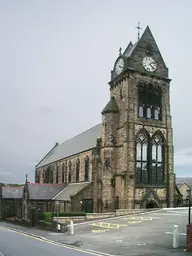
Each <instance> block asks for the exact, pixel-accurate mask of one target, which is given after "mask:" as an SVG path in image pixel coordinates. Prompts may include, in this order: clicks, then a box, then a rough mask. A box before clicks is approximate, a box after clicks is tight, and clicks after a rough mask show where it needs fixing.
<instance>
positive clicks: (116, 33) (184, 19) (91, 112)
mask: <svg viewBox="0 0 192 256" xmlns="http://www.w3.org/2000/svg"><path fill="white" fill-rule="evenodd" d="M191 10H192V1H190V0H188V1H187V0H185V1H174V0H172V1H171V0H170V1H165V0H162V1H154V0H153V1H150V0H148V1H143V0H137V1H135V2H134V1H129V0H124V1H123V0H118V1H113V0H105V1H104V0H95V1H94V0H87V1H85V0H76V1H73V0H69V1H67V0H52V1H51V0H9V1H8V0H0V90H1V93H0V124H1V125H0V181H1V182H15V183H16V182H24V181H25V173H28V174H29V180H33V179H34V170H35V164H37V162H38V161H39V160H40V159H41V158H42V157H43V156H44V155H45V154H46V153H47V152H48V151H49V150H50V148H52V147H53V146H54V144H55V142H59V143H61V142H63V141H65V140H67V139H69V138H70V137H73V136H75V135H77V134H78V133H81V132H82V131H84V130H86V129H88V128H90V127H92V126H94V125H96V124H98V123H100V122H101V114H100V113H101V110H102V108H103V107H104V106H105V105H106V103H107V102H108V100H109V86H108V82H109V80H110V72H111V69H112V68H113V65H114V62H115V60H116V58H117V57H118V50H119V47H120V46H121V47H122V48H123V50H124V49H125V47H126V46H127V44H128V43H129V41H130V40H132V42H133V43H134V42H135V41H136V40H137V30H136V28H135V27H136V25H137V22H138V21H140V23H141V27H142V32H143V31H144V29H145V28H146V26H147V25H149V27H150V29H151V31H152V33H153V35H154V37H155V39H156V42H157V44H158V46H159V49H160V51H161V53H162V55H163V58H164V60H165V63H166V65H167V67H168V68H169V70H170V78H171V79H172V83H171V113H172V118H173V128H174V146H175V171H176V174H177V175H178V176H186V175H187V176H192V136H191V132H190V130H191V125H192V119H191V115H190V110H191V109H192V99H191V93H192V76H191V59H192V36H191V24H192V16H191Z"/></svg>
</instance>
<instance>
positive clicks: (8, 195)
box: [2, 186, 24, 199]
mask: <svg viewBox="0 0 192 256" xmlns="http://www.w3.org/2000/svg"><path fill="white" fill-rule="evenodd" d="M23 188H24V186H16V187H12V186H2V198H3V199H21V198H22V197H23Z"/></svg>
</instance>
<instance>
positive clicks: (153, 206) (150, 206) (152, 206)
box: [146, 201, 159, 209]
mask: <svg viewBox="0 0 192 256" xmlns="http://www.w3.org/2000/svg"><path fill="white" fill-rule="evenodd" d="M151 208H159V206H158V204H157V203H156V202H155V201H149V202H148V203H147V204H146V209H151Z"/></svg>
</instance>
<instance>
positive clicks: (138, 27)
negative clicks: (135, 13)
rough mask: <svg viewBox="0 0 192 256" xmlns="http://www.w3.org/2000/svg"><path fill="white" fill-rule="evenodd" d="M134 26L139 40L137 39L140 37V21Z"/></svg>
mask: <svg viewBox="0 0 192 256" xmlns="http://www.w3.org/2000/svg"><path fill="white" fill-rule="evenodd" d="M135 28H137V29H138V40H139V39H140V29H141V27H140V22H138V25H137V27H135Z"/></svg>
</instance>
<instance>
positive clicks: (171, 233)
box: [165, 232, 186, 236]
mask: <svg viewBox="0 0 192 256" xmlns="http://www.w3.org/2000/svg"><path fill="white" fill-rule="evenodd" d="M165 234H169V235H173V232H165ZM179 235H180V236H186V234H185V233H179Z"/></svg>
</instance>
